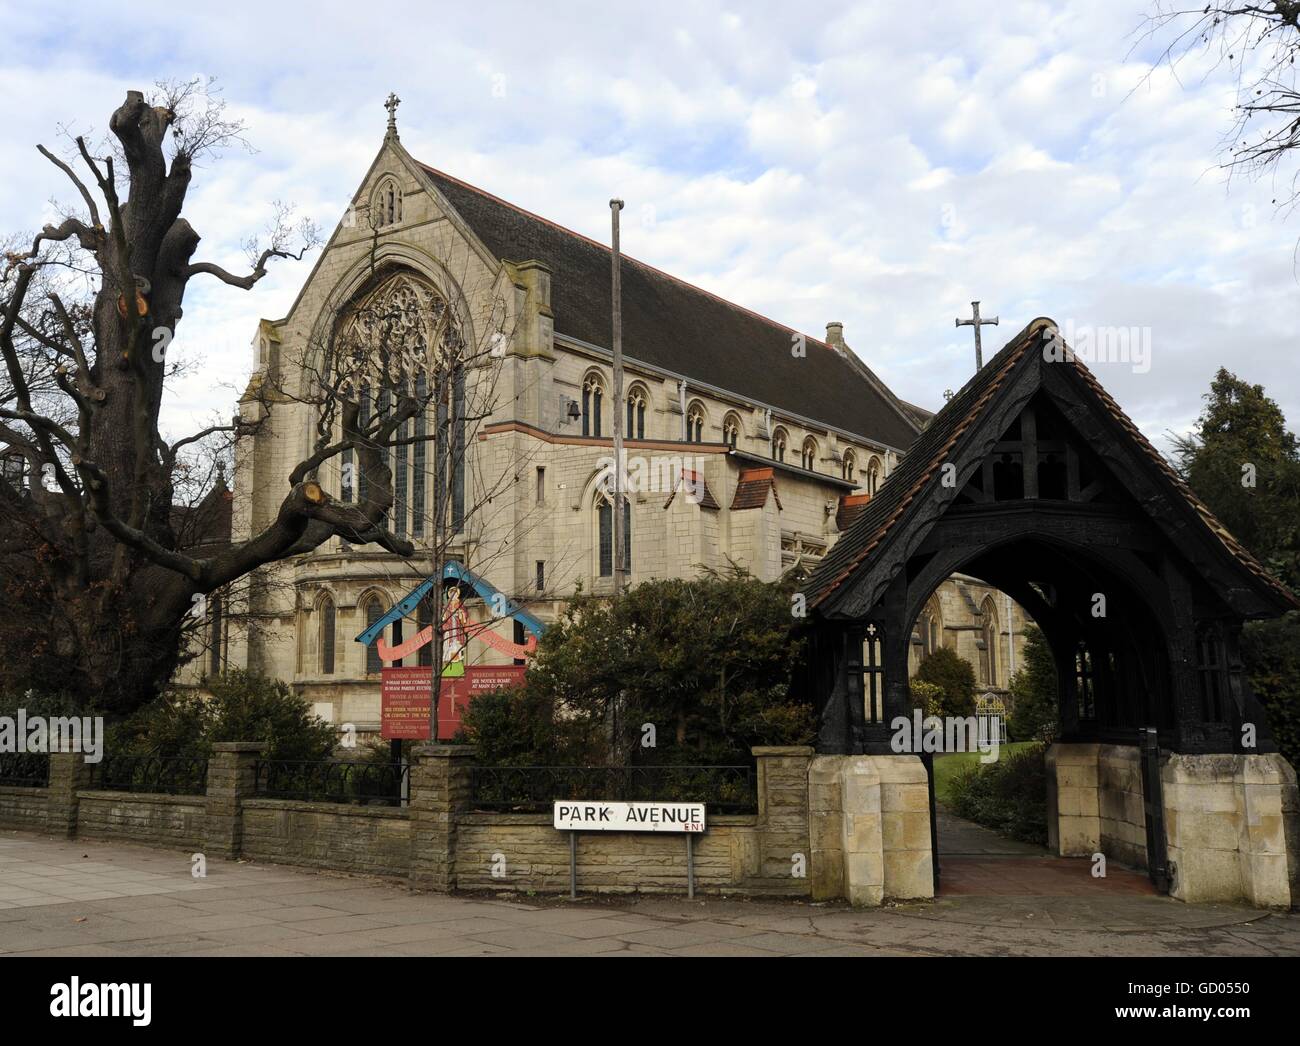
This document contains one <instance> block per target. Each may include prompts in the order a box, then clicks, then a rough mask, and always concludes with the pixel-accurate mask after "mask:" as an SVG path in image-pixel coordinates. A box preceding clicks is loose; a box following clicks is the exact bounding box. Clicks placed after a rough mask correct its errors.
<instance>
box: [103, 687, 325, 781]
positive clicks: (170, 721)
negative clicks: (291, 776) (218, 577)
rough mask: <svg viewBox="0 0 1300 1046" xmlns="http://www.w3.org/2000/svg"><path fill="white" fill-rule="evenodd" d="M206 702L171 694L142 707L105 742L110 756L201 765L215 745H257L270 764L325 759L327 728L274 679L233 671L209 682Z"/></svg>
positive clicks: (196, 695)
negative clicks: (184, 760) (181, 759)
mask: <svg viewBox="0 0 1300 1046" xmlns="http://www.w3.org/2000/svg"><path fill="white" fill-rule="evenodd" d="M208 687H209V689H210V691H211V696H210V697H207V696H204V695H203V694H201V693H199V692H197V691H192V690H182V691H171V692H168V693H165V694H163V695H161V696H160V697H158V698H156V699H155V700H153V701H151V702H150V703H149V704H147V705H145V706H144V707H143V708H141V709H140V710H139V711H137V712H136V713H135V714H134V715H133V716H131V717H130V718H129V719H128V720H126V721H125V722H123V723H121V724H119V725H118V726H116V727H114V728H113V730H112V731H110V736H109V752H110V753H111V754H114V755H118V754H126V755H157V756H164V757H169V756H179V757H186V758H200V759H206V758H207V757H208V756H210V755H211V753H212V746H213V744H215V743H216V742H218V741H262V742H265V744H266V746H267V747H266V756H267V758H269V759H327V758H329V756H330V753H331V752H332V751H333V749H334V745H335V742H336V735H335V730H334V728H333V727H332V726H330V725H329V724H328V723H326V722H325V721H324V720H322V719H320V718H319V717H317V716H316V715H314V714H313V713H312V711H311V707H310V706H309V705H308V704H307V702H306V701H305V700H303V698H301V697H299V696H298V695H297V694H295V693H294V692H293V690H292V689H291V688H290V687H289V685H288V684H287V683H285V682H283V681H281V680H279V679H270V678H268V677H266V676H259V675H254V674H252V673H249V672H244V671H239V670H236V671H232V672H228V673H226V674H225V675H222V676H215V677H212V678H210V679H209V680H208Z"/></svg>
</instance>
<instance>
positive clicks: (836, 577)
mask: <svg viewBox="0 0 1300 1046" xmlns="http://www.w3.org/2000/svg"><path fill="white" fill-rule="evenodd" d="M1044 331H1049V332H1051V334H1053V335H1055V336H1056V337H1059V332H1057V330H1056V325H1055V323H1053V322H1052V321H1051V320H1049V319H1044V318H1039V319H1036V320H1034V321H1033V322H1032V323H1031V324H1029V326H1028V327H1026V328H1025V329H1024V330H1023V331H1021V332H1020V333H1019V334H1018V335H1016V336H1015V337H1014V338H1012V339H1011V341H1010V342H1008V343H1007V344H1006V346H1004V347H1003V349H1002V350H1001V351H1000V352H999V353H998V354H997V355H996V356H994V357H993V359H992V360H990V361H989V363H988V364H986V365H985V367H984V369H983V370H981V371H980V372H979V373H978V374H976V375H975V377H973V378H972V379H971V380H970V381H969V382H967V383H966V385H965V386H963V387H962V389H961V391H960V392H958V393H957V394H956V395H955V396H954V397H953V398H952V399H950V400H949V401H948V403H947V404H946V405H945V406H944V408H943V409H942V410H941V411H939V413H938V414H936V415H935V416H934V419H933V420H932V421H931V422H930V424H929V426H928V427H927V428H926V429H925V431H924V432H922V433H921V436H920V438H918V439H917V441H916V443H915V444H913V446H912V448H911V449H910V450H909V451H908V453H907V456H906V457H905V458H904V459H903V461H902V462H901V463H900V464H899V466H898V467H897V468H895V469H894V471H893V473H891V475H890V476H889V478H888V479H887V480H886V481H885V482H884V483H883V484H882V485H881V487H880V490H879V492H878V493H877V494H876V495H875V497H873V498H872V499H871V501H870V502H869V503H868V504H867V506H866V508H865V509H864V510H863V511H862V514H861V515H860V516H858V517H857V519H856V520H855V521H854V522H853V524H852V526H850V528H849V530H848V531H847V532H846V533H845V534H844V535H843V536H842V537H841V538H840V540H839V541H837V542H836V543H835V545H834V546H832V548H831V550H830V551H829V552H828V553H827V554H826V556H825V558H824V559H822V561H821V562H820V563H818V565H817V569H816V570H815V571H814V572H813V575H812V577H810V578H809V579H808V584H807V585H806V586H805V588H804V592H805V595H806V596H807V597H808V602H809V604H810V605H812V606H817V605H818V604H819V603H822V602H823V601H825V600H826V599H827V598H828V597H829V596H830V595H831V593H833V592H834V591H835V590H836V589H837V588H839V587H840V585H842V584H843V583H844V582H845V581H847V580H848V579H849V577H850V576H851V575H852V574H853V573H854V571H855V570H856V569H857V568H858V567H859V566H861V565H862V564H863V563H865V562H866V561H867V560H868V559H869V557H870V556H871V554H872V553H873V552H874V551H875V550H876V549H878V548H879V547H880V545H881V543H882V542H883V541H884V540H885V538H886V537H887V536H888V535H889V534H890V532H891V530H892V529H893V528H894V527H895V526H896V525H897V524H898V523H899V521H900V520H902V519H903V518H904V517H905V516H906V515H907V510H908V507H909V506H910V505H911V504H912V503H913V501H915V500H916V499H917V498H918V497H919V496H920V495H921V493H922V492H923V491H924V490H925V489H926V487H927V486H928V485H929V484H930V483H931V482H933V481H936V473H938V471H939V470H940V468H941V466H942V465H943V463H944V462H945V461H947V460H948V459H949V457H950V456H951V454H952V452H953V450H954V449H955V448H956V447H957V446H958V444H959V443H960V441H961V438H962V436H963V435H964V434H965V433H966V432H967V431H968V430H969V429H970V428H971V426H972V425H974V424H975V422H976V421H977V420H978V419H979V418H980V417H981V416H982V415H983V413H984V411H985V409H986V408H987V407H988V405H989V404H990V402H991V401H992V400H993V398H994V397H995V396H996V395H997V393H998V391H999V389H1000V388H1001V387H1002V386H1003V384H1004V383H1005V382H1006V381H1007V379H1008V377H1009V376H1010V374H1011V372H1012V371H1013V370H1014V369H1015V367H1016V365H1017V364H1018V363H1020V361H1021V360H1022V359H1023V358H1024V356H1025V354H1026V353H1027V352H1029V351H1030V350H1031V349H1034V348H1038V349H1040V350H1041V347H1042V345H1043V343H1044ZM1061 365H1062V366H1072V367H1074V368H1075V369H1076V373H1077V374H1078V376H1079V377H1080V378H1081V379H1082V380H1083V381H1084V383H1085V384H1086V385H1087V387H1088V388H1089V389H1090V390H1091V391H1092V392H1093V393H1094V394H1095V395H1096V397H1097V399H1098V400H1099V401H1100V403H1101V405H1102V407H1103V408H1104V410H1105V411H1106V412H1107V413H1108V414H1109V415H1110V417H1111V418H1112V419H1113V420H1114V421H1115V422H1116V423H1118V424H1119V425H1120V427H1121V428H1122V429H1123V430H1124V432H1125V433H1126V435H1127V436H1128V437H1129V438H1130V439H1131V440H1132V441H1133V443H1134V445H1135V446H1136V447H1137V449H1138V450H1139V451H1140V452H1141V453H1142V454H1143V455H1144V456H1145V457H1146V458H1148V459H1149V460H1150V463H1151V464H1152V465H1154V466H1155V468H1157V469H1158V470H1159V472H1160V473H1161V475H1162V476H1163V478H1164V480H1165V481H1166V482H1167V483H1168V484H1169V486H1170V487H1172V488H1173V493H1174V494H1175V496H1176V497H1179V498H1181V499H1182V500H1183V501H1185V502H1187V503H1188V504H1189V505H1190V506H1191V508H1192V509H1193V510H1194V511H1195V512H1196V514H1197V516H1198V517H1199V518H1200V521H1201V522H1202V524H1204V526H1206V527H1207V528H1208V529H1209V530H1210V532H1211V533H1212V534H1213V535H1214V537H1215V538H1216V539H1217V540H1218V541H1219V542H1221V543H1222V544H1223V546H1224V547H1225V548H1226V549H1227V550H1228V552H1229V553H1230V554H1231V555H1232V557H1233V558H1234V559H1235V560H1236V561H1237V562H1238V563H1239V564H1240V565H1241V566H1243V567H1245V568H1246V570H1248V571H1249V572H1250V573H1251V574H1252V575H1254V576H1255V577H1256V578H1258V579H1259V580H1261V581H1262V582H1264V584H1265V585H1266V586H1267V587H1268V588H1269V589H1271V590H1272V591H1273V593H1274V594H1275V595H1277V596H1280V597H1281V599H1282V601H1283V602H1284V603H1285V604H1287V605H1291V606H1300V602H1298V601H1297V600H1296V598H1295V597H1294V596H1293V595H1292V594H1291V592H1290V591H1289V590H1288V589H1287V588H1286V586H1285V585H1283V584H1282V583H1281V582H1279V581H1278V580H1277V579H1276V578H1274V577H1273V576H1272V575H1271V574H1269V573H1268V572H1267V571H1266V570H1265V569H1264V568H1263V567H1262V566H1261V565H1260V563H1259V562H1258V560H1256V559H1255V557H1254V556H1252V555H1251V554H1250V553H1249V552H1248V551H1246V549H1245V548H1244V547H1243V546H1242V545H1241V543H1240V542H1238V541H1237V539H1236V538H1234V537H1233V536H1232V535H1231V534H1230V533H1229V532H1228V530H1227V528H1226V527H1224V525H1223V524H1222V523H1220V522H1219V521H1218V519H1216V518H1215V516H1214V514H1213V513H1212V512H1211V511H1210V510H1209V508H1208V507H1207V506H1206V505H1205V503H1204V502H1202V501H1201V500H1200V499H1199V498H1198V497H1197V496H1196V495H1195V494H1194V493H1193V492H1192V489H1191V488H1190V487H1189V486H1187V484H1186V483H1185V482H1184V481H1183V479H1182V478H1181V477H1180V476H1179V475H1178V473H1177V472H1175V471H1174V469H1173V468H1172V467H1171V466H1170V465H1169V463H1168V462H1167V461H1166V460H1165V459H1164V457H1163V456H1162V455H1161V454H1160V452H1159V451H1157V450H1156V449H1155V447H1153V446H1152V445H1151V444H1150V442H1149V441H1148V440H1147V438H1146V437H1145V436H1144V435H1142V432H1141V431H1140V430H1139V429H1138V427H1137V426H1136V425H1134V424H1133V422H1132V421H1131V420H1130V419H1129V417H1128V415H1126V414H1125V413H1124V412H1123V411H1122V410H1121V409H1120V407H1119V404H1117V403H1116V402H1115V401H1114V399H1112V398H1111V396H1110V394H1109V393H1108V392H1107V391H1106V390H1105V389H1104V388H1102V386H1101V383H1100V382H1098V381H1097V379H1096V378H1095V377H1094V376H1093V375H1092V372H1091V371H1089V370H1088V368H1087V367H1086V366H1084V364H1083V363H1082V362H1081V361H1079V360H1078V359H1077V358H1076V359H1075V361H1074V362H1073V363H1067V364H1061Z"/></svg>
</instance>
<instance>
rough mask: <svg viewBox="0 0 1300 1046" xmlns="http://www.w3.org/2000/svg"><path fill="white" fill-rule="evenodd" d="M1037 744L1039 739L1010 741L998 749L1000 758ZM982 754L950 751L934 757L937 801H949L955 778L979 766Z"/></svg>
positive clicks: (935, 795)
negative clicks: (969, 768) (971, 767)
mask: <svg viewBox="0 0 1300 1046" xmlns="http://www.w3.org/2000/svg"><path fill="white" fill-rule="evenodd" d="M1036 744H1038V742H1037V741H1013V742H1010V743H1008V744H1005V745H1003V746H1002V747H1001V748H1000V749H999V750H998V758H999V759H1002V758H1003V757H1005V756H1008V755H1011V753H1012V752H1023V751H1024V750H1025V749H1026V748H1032V747H1033V746H1034V745H1036ZM980 755H981V753H979V752H948V753H945V754H944V755H936V756H935V757H934V798H935V800H936V801H937V802H939V803H945V802H947V801H948V799H949V795H948V790H949V788H951V787H952V782H953V780H954V778H956V776H957V775H958V774H959V773H961V772H962V771H963V770H965V769H966V768H967V767H970V766H978V765H979V761H980Z"/></svg>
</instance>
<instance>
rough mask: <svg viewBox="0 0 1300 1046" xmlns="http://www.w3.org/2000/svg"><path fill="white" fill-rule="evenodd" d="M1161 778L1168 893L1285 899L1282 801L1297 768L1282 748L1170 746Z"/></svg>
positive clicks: (1267, 901) (1286, 902)
mask: <svg viewBox="0 0 1300 1046" xmlns="http://www.w3.org/2000/svg"><path fill="white" fill-rule="evenodd" d="M1160 783H1161V787H1162V790H1163V792H1164V804H1165V835H1166V838H1167V840H1168V850H1169V860H1170V863H1171V864H1172V865H1173V885H1172V887H1171V888H1170V891H1169V892H1170V896H1172V897H1175V898H1177V899H1178V900H1180V901H1246V902H1247V903H1249V904H1253V905H1255V906H1257V907H1260V908H1288V907H1290V905H1291V902H1292V895H1291V884H1290V874H1289V869H1288V866H1287V839H1286V828H1285V823H1284V810H1283V804H1284V796H1285V795H1286V793H1287V792H1288V791H1289V790H1291V789H1294V788H1295V771H1294V770H1293V769H1292V768H1291V765H1290V764H1289V763H1288V762H1287V761H1286V760H1285V759H1283V758H1282V756H1280V755H1278V754H1276V753H1272V754H1268V755H1182V754H1179V753H1177V752H1175V753H1173V754H1171V755H1170V756H1169V757H1168V759H1167V760H1166V761H1164V763H1163V765H1162V766H1161V768H1160Z"/></svg>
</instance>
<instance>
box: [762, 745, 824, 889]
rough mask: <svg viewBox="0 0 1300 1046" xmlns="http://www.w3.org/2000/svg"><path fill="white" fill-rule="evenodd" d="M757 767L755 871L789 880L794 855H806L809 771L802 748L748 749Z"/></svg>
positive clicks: (808, 750) (809, 751) (806, 750)
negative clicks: (756, 856) (756, 857)
mask: <svg viewBox="0 0 1300 1046" xmlns="http://www.w3.org/2000/svg"><path fill="white" fill-rule="evenodd" d="M750 751H751V752H752V753H753V756H754V761H755V762H756V763H757V765H758V867H759V873H758V874H759V875H760V876H762V877H763V878H766V879H781V880H786V879H790V877H791V875H792V873H793V871H794V865H795V861H796V860H797V855H800V854H802V855H803V858H804V860H805V862H807V861H810V860H811V855H810V854H809V852H808V848H809V844H808V767H809V765H810V764H811V763H812V759H813V749H811V748H807V747H804V746H802V745H785V746H765V747H759V748H753V749H750Z"/></svg>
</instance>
